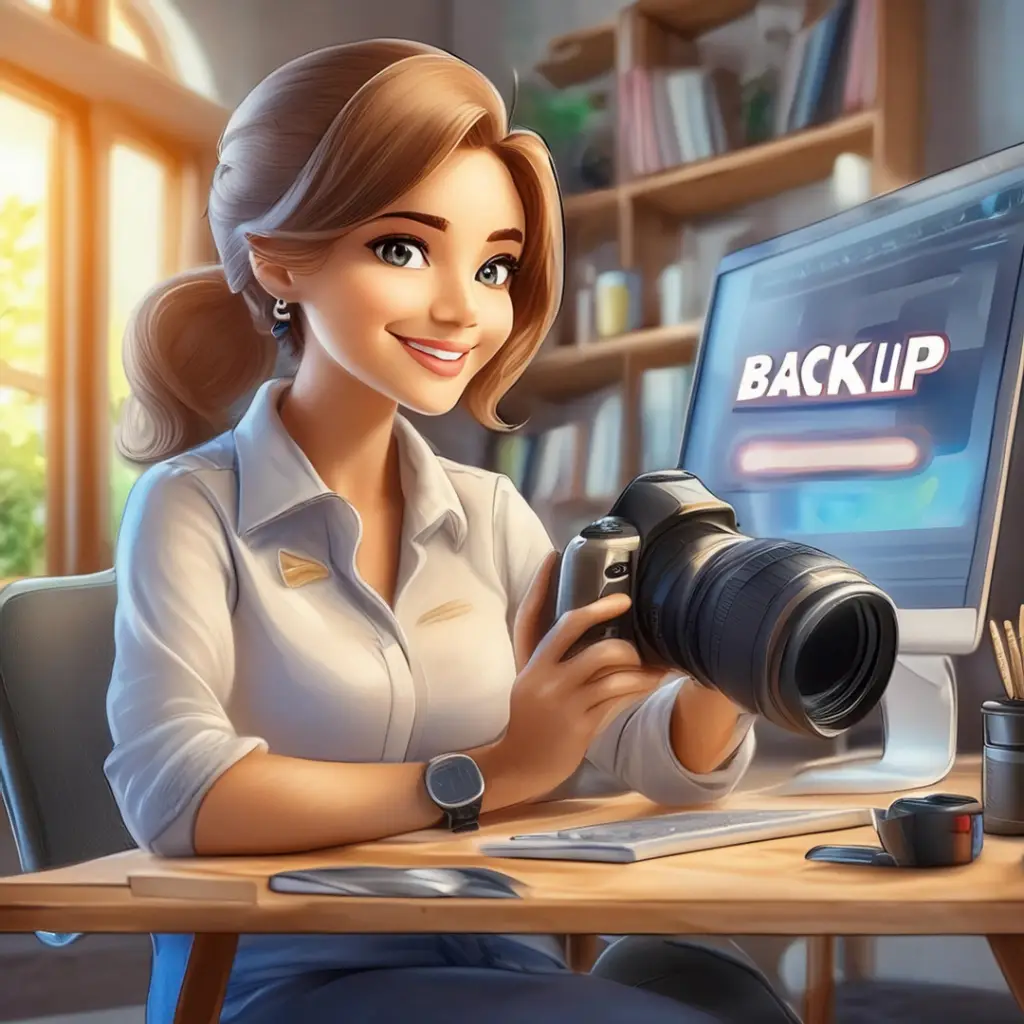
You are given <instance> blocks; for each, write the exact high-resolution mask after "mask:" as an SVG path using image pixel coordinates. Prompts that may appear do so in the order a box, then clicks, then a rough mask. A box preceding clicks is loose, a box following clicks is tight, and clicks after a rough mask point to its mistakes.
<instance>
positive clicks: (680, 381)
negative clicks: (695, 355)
mask: <svg viewBox="0 0 1024 1024" xmlns="http://www.w3.org/2000/svg"><path fill="white" fill-rule="evenodd" d="M692 383H693V366H692V365H690V364H684V365H680V366H667V367H662V368H659V369H655V370H647V371H645V373H644V374H643V377H642V378H641V380H640V471H641V472H643V473H650V472H653V471H655V470H658V469H674V468H675V467H676V465H677V463H678V461H679V451H680V448H681V447H682V442H683V428H684V427H685V425H686V410H687V406H688V404H689V401H690V388H691V386H692Z"/></svg>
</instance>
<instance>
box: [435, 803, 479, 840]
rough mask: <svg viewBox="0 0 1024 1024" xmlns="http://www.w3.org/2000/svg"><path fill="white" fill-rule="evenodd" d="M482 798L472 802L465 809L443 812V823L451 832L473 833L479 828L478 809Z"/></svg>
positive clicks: (457, 808) (456, 808) (458, 808)
mask: <svg viewBox="0 0 1024 1024" xmlns="http://www.w3.org/2000/svg"><path fill="white" fill-rule="evenodd" d="M482 805H483V798H481V799H479V800H474V801H473V802H472V803H471V804H466V806H465V807H455V808H452V809H450V810H445V812H444V817H445V823H446V824H447V826H448V828H449V829H451V831H452V832H475V831H476V830H477V829H478V828H479V827H480V808H481V806H482Z"/></svg>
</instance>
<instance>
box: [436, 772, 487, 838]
mask: <svg viewBox="0 0 1024 1024" xmlns="http://www.w3.org/2000/svg"><path fill="white" fill-rule="evenodd" d="M423 783H424V785H425V786H426V788H427V795H428V796H429V797H430V799H431V800H433V801H434V803H435V804H437V806H438V807H439V808H440V809H441V810H442V811H443V812H444V816H445V822H446V823H447V825H448V828H450V829H451V830H452V831H453V832H472V831H473V830H474V829H477V828H479V827H480V821H479V819H480V807H481V806H482V804H483V798H484V775H483V772H481V771H480V767H479V765H478V764H477V763H476V761H474V760H473V758H471V757H470V756H469V755H468V754H440V755H438V756H437V757H433V758H431V759H430V760H429V761H428V762H427V767H426V770H425V771H424V773H423Z"/></svg>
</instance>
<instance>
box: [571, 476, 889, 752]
mask: <svg viewBox="0 0 1024 1024" xmlns="http://www.w3.org/2000/svg"><path fill="white" fill-rule="evenodd" d="M612 593H626V594H629V595H630V597H631V598H632V602H633V603H632V605H631V607H630V608H629V610H628V611H627V612H626V613H625V614H623V615H622V616H620V617H619V618H617V619H613V620H611V621H609V622H607V623H602V624H601V625H600V626H598V627H595V628H594V629H591V630H589V631H588V632H587V633H586V634H584V636H583V637H582V638H581V639H580V640H579V641H578V643H577V644H576V645H575V647H574V649H573V650H572V651H570V653H569V656H571V655H572V654H574V653H577V652H578V651H579V650H580V649H581V648H582V647H584V646H586V645H588V644H592V643H596V642H597V641H599V640H604V639H608V638H613V637H619V638H622V639H625V640H629V641H631V642H632V643H633V644H634V645H635V646H636V648H637V650H638V652H639V654H640V656H641V658H642V659H643V660H644V661H645V662H646V663H647V664H649V665H654V666H659V667H664V668H665V669H666V670H676V671H678V672H680V673H685V674H687V675H689V676H692V677H693V678H694V679H696V680H697V681H698V682H699V683H702V684H703V685H705V686H709V687H713V688H714V689H717V690H719V691H720V692H721V693H723V694H725V695H726V696H727V697H729V698H730V699H731V700H732V701H733V702H734V703H735V704H737V705H739V706H740V707H742V708H745V709H746V710H748V711H751V712H754V713H756V714H758V715H761V716H762V717H764V718H766V719H768V720H769V721H771V722H773V723H774V724H776V725H778V726H781V727H782V728H784V729H788V730H789V731H791V732H797V733H804V734H808V735H812V736H821V737H830V736H836V735H838V734H839V733H841V732H844V731H845V730H847V729H849V728H850V727H851V726H853V725H856V724H857V722H859V721H861V719H863V718H864V717H865V715H867V714H868V712H870V711H871V710H872V708H874V707H875V705H876V704H877V703H878V702H879V700H880V699H881V697H882V694H883V693H884V692H885V688H886V686H887V685H888V682H889V677H890V675H891V674H892V670H893V667H894V665H895V662H896V655H897V652H898V647H899V627H898V624H897V617H896V608H895V606H894V605H893V603H892V601H891V600H890V599H889V597H888V596H887V595H886V594H885V593H883V592H882V591H881V590H879V589H878V587H876V586H874V585H873V584H872V583H870V582H869V581H868V580H867V579H866V578H865V577H864V576H863V575H861V574H860V573H859V572H857V571H856V570H855V569H853V568H851V567H850V566H848V565H846V564H845V563H844V562H841V561H840V560H839V559H837V558H833V557H832V556H831V555H827V554H825V553H824V552H823V551H818V550H817V549H815V548H812V547H808V546H807V545H804V544H798V543H794V542H793V541H787V540H765V539H755V538H752V537H745V536H744V535H743V534H742V533H740V532H739V531H738V529H737V523H736V513H735V511H734V510H733V508H732V506H731V505H728V504H727V503H726V502H724V501H722V500H720V499H719V498H716V497H715V495H713V494H712V493H711V492H710V491H709V490H708V489H707V488H706V487H705V486H704V485H703V484H702V483H701V482H700V480H698V479H697V478H696V477H695V476H693V475H692V474H691V473H686V472H684V471H682V470H667V471H664V472H656V473H645V474H643V475H642V476H638V477H636V478H635V479H634V480H633V481H632V483H630V484H629V485H628V486H627V487H626V489H625V490H624V491H623V492H622V494H620V495H619V497H618V499H617V500H616V502H615V504H614V505H613V507H612V509H611V511H610V512H609V513H608V515H607V516H605V517H604V518H603V519H598V520H597V521H596V522H594V523H591V524H590V525H589V526H587V527H585V528H584V529H583V530H581V531H580V533H579V535H578V536H577V537H575V538H573V540H571V541H570V542H569V544H568V546H567V547H566V549H565V552H564V554H563V555H562V561H561V566H560V570H559V576H558V584H557V591H556V597H555V613H556V615H562V614H563V613H564V612H567V611H569V610H571V609H573V608H579V607H582V606H583V605H587V604H590V603H591V602H593V601H596V600H597V599H598V598H600V597H602V596H604V595H606V594H612Z"/></svg>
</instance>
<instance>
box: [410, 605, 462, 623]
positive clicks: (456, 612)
mask: <svg viewBox="0 0 1024 1024" xmlns="http://www.w3.org/2000/svg"><path fill="white" fill-rule="evenodd" d="M472 610H473V606H472V605H471V604H470V603H469V602H468V601H445V603H444V604H439V605H438V606H437V607H436V608H431V609H430V611H429V612H424V613H423V614H422V615H421V616H420V617H419V618H418V619H417V620H416V625H417V626H427V625H429V624H430V623H431V622H446V621H447V620H448V619H455V618H458V616H460V615H466V614H467V613H468V612H471V611H472Z"/></svg>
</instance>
